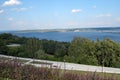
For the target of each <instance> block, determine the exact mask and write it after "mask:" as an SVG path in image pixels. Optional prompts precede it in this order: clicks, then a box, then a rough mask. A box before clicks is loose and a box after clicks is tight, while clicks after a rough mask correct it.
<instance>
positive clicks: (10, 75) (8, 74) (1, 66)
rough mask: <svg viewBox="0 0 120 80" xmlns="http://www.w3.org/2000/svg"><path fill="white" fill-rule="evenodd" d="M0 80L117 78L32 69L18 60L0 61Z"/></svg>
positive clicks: (49, 69)
mask: <svg viewBox="0 0 120 80" xmlns="http://www.w3.org/2000/svg"><path fill="white" fill-rule="evenodd" d="M0 79H1V80H119V78H117V77H115V76H113V75H111V76H108V75H107V74H106V75H104V76H101V75H98V74H97V73H95V72H94V73H82V74H80V73H73V72H71V71H65V70H60V69H59V68H57V69H52V68H43V67H40V68H38V67H34V66H31V65H23V64H22V63H20V62H18V60H12V61H11V60H0Z"/></svg>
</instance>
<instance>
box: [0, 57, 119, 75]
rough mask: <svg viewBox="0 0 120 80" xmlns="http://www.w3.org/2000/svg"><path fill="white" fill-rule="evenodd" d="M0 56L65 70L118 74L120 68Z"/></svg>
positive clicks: (24, 62)
mask: <svg viewBox="0 0 120 80" xmlns="http://www.w3.org/2000/svg"><path fill="white" fill-rule="evenodd" d="M0 58H1V59H2V58H7V59H16V58H17V59H18V60H20V61H23V65H34V66H36V67H52V68H60V69H65V70H79V71H91V72H105V73H116V74H120V68H110V67H102V66H91V65H83V64H74V63H67V62H57V61H48V60H39V59H31V58H21V57H14V56H6V55H0Z"/></svg>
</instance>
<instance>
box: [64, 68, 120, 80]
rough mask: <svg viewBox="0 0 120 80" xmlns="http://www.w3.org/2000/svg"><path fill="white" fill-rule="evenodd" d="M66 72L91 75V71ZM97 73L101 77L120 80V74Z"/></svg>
mask: <svg viewBox="0 0 120 80" xmlns="http://www.w3.org/2000/svg"><path fill="white" fill-rule="evenodd" d="M66 72H70V73H75V74H83V75H86V74H91V72H90V71H77V70H66ZM95 73H96V74H97V75H99V76H101V77H104V76H107V77H111V76H114V77H115V78H117V79H118V80H120V74H114V73H102V72H95Z"/></svg>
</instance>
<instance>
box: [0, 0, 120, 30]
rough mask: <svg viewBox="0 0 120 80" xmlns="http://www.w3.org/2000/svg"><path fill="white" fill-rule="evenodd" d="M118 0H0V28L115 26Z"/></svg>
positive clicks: (119, 14)
mask: <svg viewBox="0 0 120 80" xmlns="http://www.w3.org/2000/svg"><path fill="white" fill-rule="evenodd" d="M119 8H120V0H0V30H32V29H34V30H35V29H66V28H68V29H69V28H91V27H119V26H120V9H119Z"/></svg>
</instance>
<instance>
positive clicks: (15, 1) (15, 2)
mask: <svg viewBox="0 0 120 80" xmlns="http://www.w3.org/2000/svg"><path fill="white" fill-rule="evenodd" d="M19 4H21V2H20V1H19V0H8V1H5V2H4V3H3V6H13V5H19Z"/></svg>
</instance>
